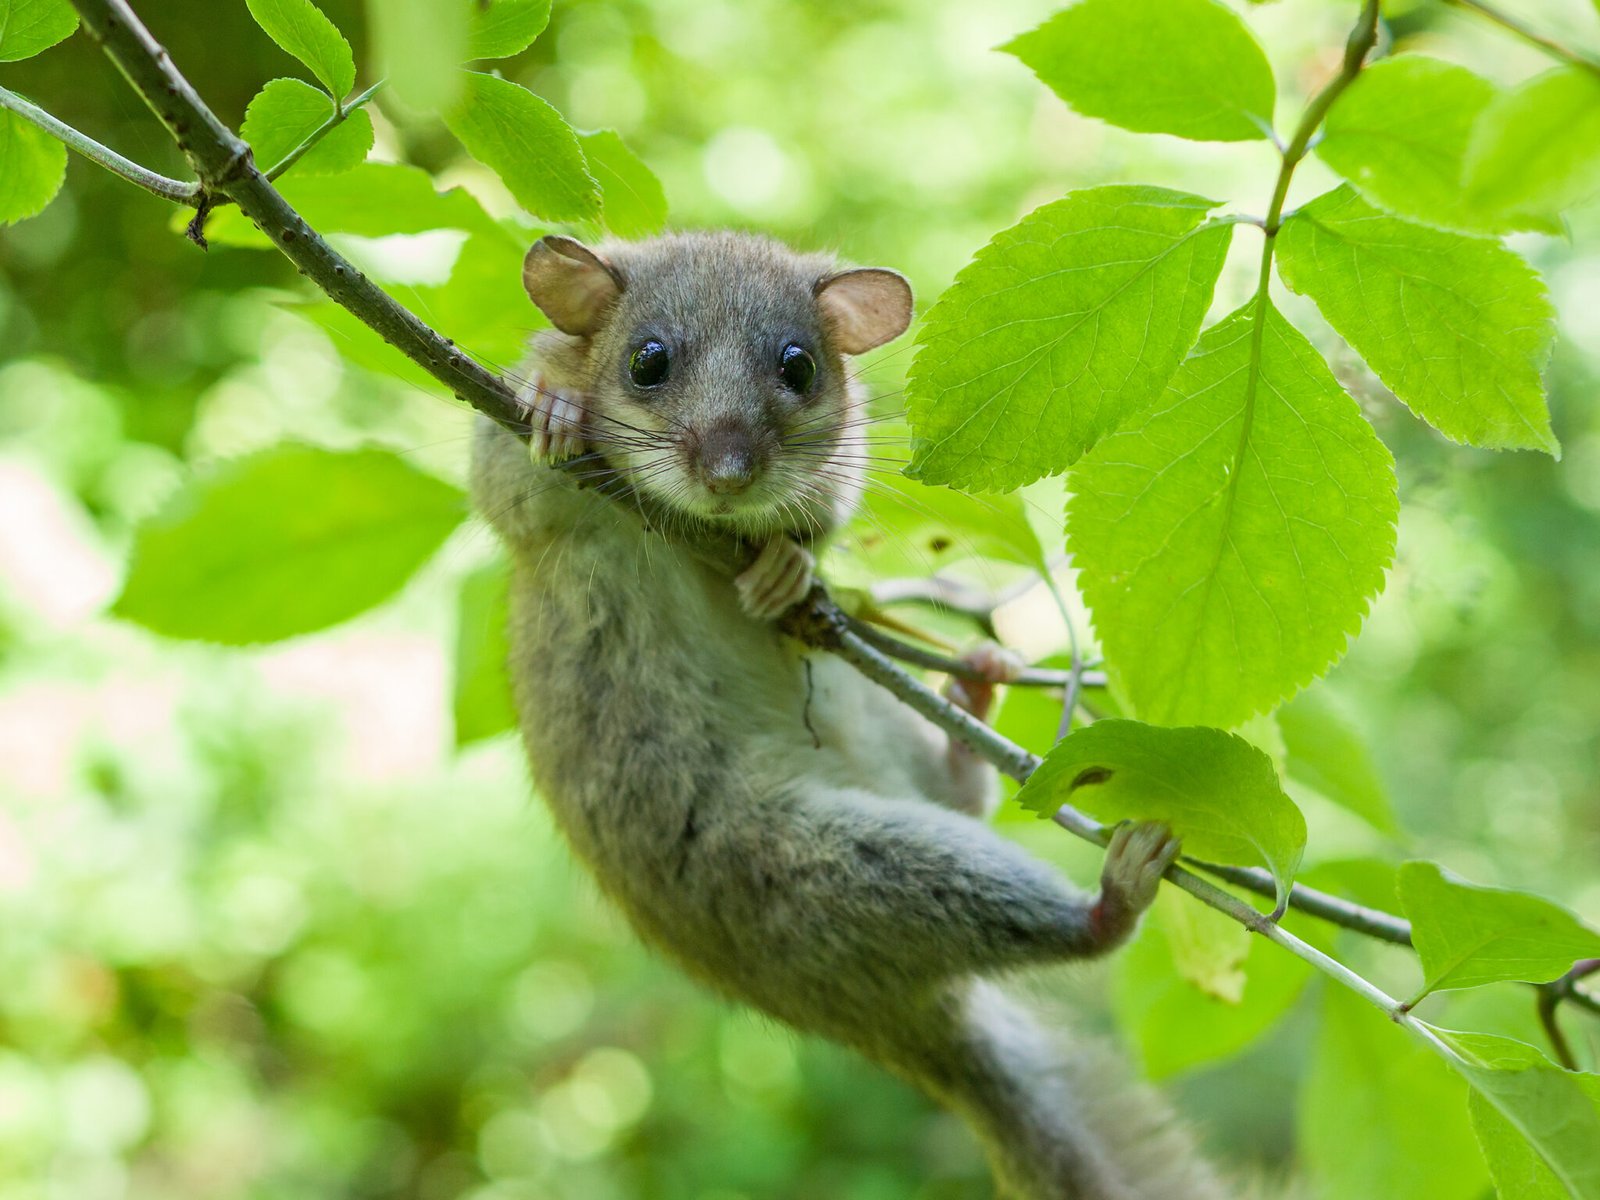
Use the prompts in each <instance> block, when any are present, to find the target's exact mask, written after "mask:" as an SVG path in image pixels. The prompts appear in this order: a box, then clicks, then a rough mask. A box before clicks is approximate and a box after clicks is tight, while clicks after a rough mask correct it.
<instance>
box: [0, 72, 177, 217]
mask: <svg viewBox="0 0 1600 1200" xmlns="http://www.w3.org/2000/svg"><path fill="white" fill-rule="evenodd" d="M0 108H8V109H10V110H11V111H12V112H14V113H16V114H17V116H19V117H21V118H22V119H23V120H24V121H27V122H29V123H30V124H33V125H37V126H38V127H39V128H40V129H42V130H44V131H45V132H46V133H48V134H49V135H50V136H51V137H53V138H55V139H56V140H57V141H60V142H62V143H64V144H65V145H66V146H67V148H68V149H70V150H75V151H77V152H78V153H79V154H81V155H83V156H84V157H85V158H87V159H89V160H90V161H91V162H96V163H99V164H100V165H101V166H102V167H104V168H105V169H106V170H108V171H110V172H112V173H113V174H116V175H120V176H122V178H124V179H126V180H127V181H128V182H129V183H132V184H135V185H137V186H138V187H142V188H143V189H144V190H145V191H147V192H150V193H152V194H154V195H157V196H160V197H161V198H162V199H163V200H171V201H172V202H174V203H175V204H187V205H189V206H190V207H193V206H195V205H198V204H199V203H200V185H199V184H198V183H185V182H184V181H183V180H181V179H171V178H168V177H167V176H165V175H158V174H157V173H156V172H154V171H151V170H149V169H148V168H146V167H141V166H140V165H139V164H138V163H136V162H134V161H133V160H132V159H127V158H124V157H123V156H122V155H120V154H118V153H117V152H116V151H115V150H113V149H111V148H110V147H109V146H102V145H101V144H100V143H99V142H97V141H95V140H94V139H93V138H92V137H89V136H88V135H87V134H84V133H80V132H78V130H76V129H74V128H73V127H72V126H71V125H68V124H67V123H66V122H65V121H61V120H58V119H57V118H55V117H53V116H51V115H50V114H49V113H47V112H45V111H44V109H42V108H39V107H38V106H37V105H34V104H30V103H28V101H26V100H24V99H23V98H22V97H21V96H19V95H17V94H16V93H15V92H13V91H11V90H10V89H9V88H3V87H0Z"/></svg>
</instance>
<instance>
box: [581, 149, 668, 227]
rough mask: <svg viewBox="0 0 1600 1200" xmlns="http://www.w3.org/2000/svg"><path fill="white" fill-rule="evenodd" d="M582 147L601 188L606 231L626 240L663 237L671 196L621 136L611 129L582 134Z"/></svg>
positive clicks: (601, 203)
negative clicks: (661, 233)
mask: <svg viewBox="0 0 1600 1200" xmlns="http://www.w3.org/2000/svg"><path fill="white" fill-rule="evenodd" d="M578 144H579V145H580V146H582V147H583V155H584V158H585V159H587V160H588V164H589V174H591V175H593V176H594V178H595V180H596V181H597V182H598V183H599V184H600V205H601V209H602V213H603V215H602V220H603V221H604V223H605V227H606V228H607V229H608V230H610V231H611V232H612V233H614V234H615V235H616V236H617V237H622V238H642V237H649V236H650V235H651V234H655V233H660V232H661V227H662V226H663V225H665V224H666V223H667V194H666V192H664V191H662V189H661V181H660V180H659V179H657V178H656V177H655V176H654V175H653V174H652V173H651V171H650V168H649V167H647V166H645V165H644V160H643V159H641V158H640V157H639V156H638V155H637V154H635V153H634V152H633V151H632V150H630V149H628V147H627V144H626V143H625V142H623V140H622V137H621V135H619V134H617V133H616V132H615V131H614V130H610V129H602V130H599V131H598V132H596V133H580V134H579V135H578Z"/></svg>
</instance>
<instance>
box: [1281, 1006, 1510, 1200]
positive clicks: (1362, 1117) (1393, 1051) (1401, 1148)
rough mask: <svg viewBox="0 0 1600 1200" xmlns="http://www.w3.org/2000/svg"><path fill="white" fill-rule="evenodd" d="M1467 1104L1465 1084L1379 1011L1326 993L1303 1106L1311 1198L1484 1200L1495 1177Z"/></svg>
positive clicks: (1303, 1141)
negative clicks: (1479, 1144)
mask: <svg viewBox="0 0 1600 1200" xmlns="http://www.w3.org/2000/svg"><path fill="white" fill-rule="evenodd" d="M1466 1098H1467V1088H1466V1085H1465V1083H1464V1082H1463V1081H1462V1080H1461V1079H1460V1078H1458V1077H1457V1076H1455V1075H1454V1074H1452V1072H1451V1071H1450V1068H1449V1067H1447V1066H1446V1065H1445V1064H1444V1063H1442V1062H1440V1061H1439V1059H1438V1058H1436V1057H1435V1056H1434V1055H1432V1054H1430V1053H1429V1052H1428V1051H1427V1050H1426V1049H1425V1048H1424V1047H1423V1046H1421V1045H1420V1044H1419V1043H1417V1042H1416V1041H1414V1040H1413V1039H1411V1038H1407V1037H1404V1036H1401V1035H1400V1034H1399V1032H1398V1031H1397V1030H1396V1029H1395V1028H1394V1026H1393V1025H1392V1024H1391V1023H1390V1022H1389V1020H1388V1019H1387V1018H1386V1017H1385V1016H1384V1015H1383V1014H1382V1013H1380V1012H1378V1011H1377V1009H1375V1008H1371V1007H1369V1006H1368V1005H1367V1004H1366V1003H1365V1002H1364V1001H1362V1000H1361V999H1359V998H1358V997H1356V996H1355V995H1353V994H1352V993H1350V992H1348V991H1346V990H1345V989H1343V988H1340V987H1328V988H1326V989H1325V990H1324V992H1323V1013H1322V1021H1321V1025H1320V1028H1319V1030H1318V1033H1317V1040H1316V1045H1315V1049H1314V1051H1313V1057H1312V1061H1311V1068H1310V1070H1309V1071H1308V1072H1307V1073H1306V1076H1305V1081H1304V1084H1303V1086H1302V1087H1301V1090H1300V1097H1299V1104H1298V1106H1297V1107H1298V1113H1299V1143H1300V1146H1299V1148H1300V1157H1301V1160H1302V1161H1303V1162H1304V1164H1305V1168H1306V1172H1307V1174H1308V1175H1309V1177H1310V1181H1311V1183H1312V1184H1313V1185H1314V1188H1313V1191H1312V1193H1311V1194H1312V1195H1315V1196H1326V1197H1329V1198H1330V1200H1332V1198H1333V1197H1338V1198H1339V1200H1345V1198H1346V1197H1348V1198H1349V1200H1355V1198H1356V1197H1372V1198H1373V1200H1376V1198H1377V1197H1380V1196H1381V1197H1395V1198H1396V1200H1398V1198H1399V1197H1402V1196H1405V1197H1415V1198H1416V1200H1423V1198H1424V1197H1426V1200H1483V1198H1484V1197H1485V1196H1486V1195H1487V1189H1488V1186H1489V1173H1488V1171H1487V1170H1486V1169H1485V1167H1484V1164H1483V1158H1482V1156H1480V1155H1479V1153H1478V1147H1477V1143H1476V1141H1475V1139H1474V1138H1473V1135H1472V1129H1471V1126H1470V1124H1469V1123H1468V1120H1467V1105H1466ZM1506 1200H1510V1198H1509V1197H1507V1198H1506Z"/></svg>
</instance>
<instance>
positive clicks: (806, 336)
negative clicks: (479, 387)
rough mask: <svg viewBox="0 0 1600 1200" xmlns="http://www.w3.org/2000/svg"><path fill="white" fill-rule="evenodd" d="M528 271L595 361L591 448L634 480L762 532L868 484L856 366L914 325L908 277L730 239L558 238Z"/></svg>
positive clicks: (539, 296)
mask: <svg viewBox="0 0 1600 1200" xmlns="http://www.w3.org/2000/svg"><path fill="white" fill-rule="evenodd" d="M522 277H523V282H524V284H525V285H526V286H527V289H528V295H529V296H531V297H532V298H533V302H534V303H535V304H536V305H538V306H539V308H540V309H541V310H542V311H543V312H544V314H545V315H546V316H547V317H549V318H550V322H551V324H553V325H554V326H555V327H556V328H557V329H558V330H560V331H561V332H562V333H564V334H566V335H568V339H569V342H568V344H569V346H570V347H571V348H572V349H574V350H577V351H579V352H580V353H581V354H582V355H583V356H584V358H585V365H584V373H585V374H586V376H587V378H586V380H585V385H584V386H585V390H586V393H587V404H588V406H589V413H588V415H587V423H588V436H589V439H590V440H591V441H593V442H595V443H596V444H597V445H598V446H599V447H600V448H601V449H602V450H603V451H604V452H605V455H606V458H607V460H608V461H609V462H610V463H611V465H612V466H613V467H614V468H616V469H617V470H618V471H620V472H621V473H622V474H623V475H624V476H625V477H626V478H627V479H628V480H629V481H630V482H632V483H633V484H634V486H636V487H638V488H640V489H641V490H643V491H645V492H648V493H650V494H652V495H654V496H656V497H658V498H659V499H660V500H661V501H662V502H664V503H665V504H667V505H669V506H671V507H673V508H675V509H677V510H680V511H688V512H691V513H694V514H695V515H697V516H700V517H703V518H707V519H710V520H714V521H719V522H727V523H729V524H731V525H734V526H735V527H737V528H739V529H741V530H743V531H746V532H749V533H761V532H767V531H770V530H772V529H774V528H778V527H783V528H799V527H801V526H803V525H804V524H805V514H806V513H807V512H810V511H812V510H813V508H814V506H815V505H816V504H817V503H818V502H821V501H824V500H825V499H826V498H827V497H828V496H830V495H832V494H834V493H836V492H839V491H842V490H847V485H848V486H853V485H854V483H855V481H856V480H857V479H858V477H859V475H860V461H859V459H858V458H856V457H854V456H851V455H848V454H846V453H844V450H845V447H846V446H848V445H850V444H853V442H854V441H855V440H856V436H857V430H858V426H859V416H858V414H857V412H856V408H857V401H856V399H855V398H854V396H853V395H852V392H851V387H850V379H849V377H848V375H847V374H846V372H845V366H844V359H845V356H847V355H852V354H861V353H863V352H864V351H867V350H871V349H872V348H873V347H875V346H881V345H882V344H883V343H885V342H887V341H890V340H891V339H893V338H895V337H898V336H899V335H900V334H901V333H903V332H904V331H905V328H906V325H907V324H908V323H909V322H910V320H911V287H910V285H909V284H907V283H906V281H905V279H904V278H902V277H901V276H900V275H898V274H896V273H895V272H893V271H889V270H884V269H881V268H863V269H857V270H839V269H838V268H837V266H836V265H835V264H834V263H833V262H832V261H831V260H830V259H828V258H826V257H825V256H821V255H804V254H797V253H795V252H794V251H791V250H789V249H787V248H785V247H783V246H781V245H779V244H777V243H776V242H771V241H768V240H766V239H763V238H756V237H751V236H747V235H742V234H732V233H722V234H681V235H673V236H667V237H661V238H656V239H654V240H651V241H647V242H635V243H620V242H619V243H612V244H609V245H606V246H603V247H601V249H600V251H599V252H596V251H594V250H590V249H589V248H588V247H586V246H583V245H581V244H580V243H578V242H575V241H573V240H572V239H570V238H563V237H547V238H544V239H542V240H541V241H539V242H538V243H537V244H535V245H534V247H533V249H532V250H530V251H529V252H528V257H527V260H526V262H525V263H524V265H523V276H522Z"/></svg>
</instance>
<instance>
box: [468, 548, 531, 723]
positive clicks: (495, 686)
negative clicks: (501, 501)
mask: <svg viewBox="0 0 1600 1200" xmlns="http://www.w3.org/2000/svg"><path fill="white" fill-rule="evenodd" d="M509 587H510V573H509V572H508V570H507V569H506V564H505V563H503V562H497V563H491V564H489V565H488V566H485V567H480V568H479V569H478V570H476V571H474V572H472V574H470V575H468V576H467V577H466V578H465V579H463V580H462V581H461V596H460V600H459V602H458V604H457V608H456V671H455V688H454V706H453V711H454V713H455V725H456V745H457V747H460V746H465V745H467V744H469V743H471V742H476V741H481V740H482V739H484V738H488V737H493V736H494V735H495V734H497V733H504V732H505V731H506V730H508V729H512V728H515V726H516V723H517V718H516V713H515V712H514V710H513V709H512V707H511V680H510V678H509V676H508V675H507V673H506V660H507V657H508V655H509V654H510V643H509V641H508V640H507V637H506V622H507V620H508V619H509V609H508V599H507V591H508V589H509Z"/></svg>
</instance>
